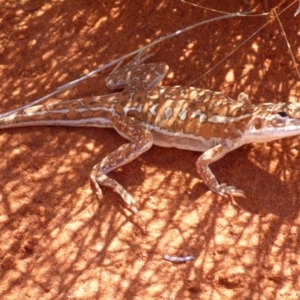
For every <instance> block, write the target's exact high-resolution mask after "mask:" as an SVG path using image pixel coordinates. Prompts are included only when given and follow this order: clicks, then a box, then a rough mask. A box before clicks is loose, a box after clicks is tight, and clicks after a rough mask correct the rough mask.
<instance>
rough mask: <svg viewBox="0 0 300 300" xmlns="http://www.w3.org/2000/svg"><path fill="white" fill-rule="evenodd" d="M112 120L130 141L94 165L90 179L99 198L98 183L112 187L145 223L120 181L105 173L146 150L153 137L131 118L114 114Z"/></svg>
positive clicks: (133, 200) (116, 127) (134, 202)
mask: <svg viewBox="0 0 300 300" xmlns="http://www.w3.org/2000/svg"><path fill="white" fill-rule="evenodd" d="M112 122H113V124H114V128H115V129H116V130H117V131H118V133H119V134H120V135H122V136H123V137H125V138H127V139H129V140H130V143H126V144H124V145H122V146H121V147H119V148H118V149H117V150H115V151H113V152H112V153H110V154H109V155H107V156H106V157H105V158H104V159H103V160H102V161H101V162H100V163H99V164H97V165H95V166H94V168H93V170H92V173H91V180H92V181H93V183H94V185H95V187H96V191H97V194H98V195H99V197H100V198H102V191H101V188H100V185H104V186H107V187H109V188H111V189H113V190H114V191H115V192H116V193H118V194H119V195H120V196H121V197H122V199H123V200H124V201H125V202H126V203H127V205H128V206H129V207H130V208H131V210H132V211H133V212H134V213H135V214H136V215H137V216H138V217H139V218H140V219H141V220H142V222H143V223H145V222H144V220H143V218H142V216H141V214H140V212H139V211H138V209H137V207H136V201H135V199H134V198H133V197H132V196H131V195H130V194H129V193H128V192H127V191H126V190H125V189H124V187H123V186H122V185H121V184H120V183H118V182H117V181H116V180H114V179H112V178H110V177H109V176H107V173H109V172H110V171H112V170H114V169H116V168H118V167H120V166H122V165H124V164H127V163H128V162H130V161H132V160H134V159H135V158H136V157H138V156H139V155H141V154H142V153H143V152H145V151H147V150H148V149H149V148H150V147H151V146H152V144H153V137H152V134H151V132H150V131H149V130H148V129H147V128H145V127H144V126H142V125H141V124H140V122H139V121H137V120H135V119H133V118H129V117H119V116H118V117H117V116H116V117H113V118H112Z"/></svg>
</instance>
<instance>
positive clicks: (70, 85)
mask: <svg viewBox="0 0 300 300" xmlns="http://www.w3.org/2000/svg"><path fill="white" fill-rule="evenodd" d="M250 13H251V12H236V13H232V14H227V15H224V16H219V17H215V18H211V19H209V20H205V21H201V22H198V23H196V24H193V25H190V26H188V27H185V28H184V29H181V30H178V31H176V32H174V33H171V34H169V35H166V36H163V37H160V38H158V39H156V40H155V41H154V42H152V43H150V44H149V45H147V46H145V47H142V48H141V49H137V50H135V51H133V52H130V53H129V54H126V55H124V56H122V57H120V58H118V59H116V60H114V61H112V62H110V63H108V64H105V65H104V66H102V67H100V68H98V69H96V70H94V71H91V72H89V73H88V74H86V75H84V76H82V77H80V78H78V79H75V80H73V81H70V82H68V83H66V84H64V85H62V86H59V87H58V88H56V89H55V91H53V92H52V93H50V94H48V95H46V96H44V97H42V98H39V99H37V100H35V101H33V102H30V103H28V104H26V105H24V106H22V107H19V108H17V109H14V110H11V111H9V112H6V113H3V114H0V118H3V117H5V116H7V115H9V114H12V113H15V112H18V111H20V110H23V109H25V108H28V107H31V106H33V105H37V104H39V103H41V102H44V101H45V100H47V99H49V98H51V97H53V96H55V95H57V94H59V93H61V92H64V91H66V90H69V89H71V88H73V87H75V86H76V85H77V84H79V83H80V82H82V81H84V80H86V79H88V78H89V77H91V76H93V75H95V74H97V73H99V72H101V71H103V70H105V69H107V68H109V67H110V66H112V65H114V64H117V63H118V62H120V61H123V60H125V59H127V58H129V57H131V56H133V55H135V54H137V53H139V52H141V51H145V50H147V49H149V48H150V47H153V46H154V45H156V44H158V43H161V42H163V41H165V40H167V39H170V38H173V37H175V36H177V35H179V34H181V33H184V32H186V31H188V30H191V29H194V28H196V27H198V26H201V25H204V24H208V23H211V22H214V21H217V20H223V19H228V18H234V17H245V16H247V15H248V14H250Z"/></svg>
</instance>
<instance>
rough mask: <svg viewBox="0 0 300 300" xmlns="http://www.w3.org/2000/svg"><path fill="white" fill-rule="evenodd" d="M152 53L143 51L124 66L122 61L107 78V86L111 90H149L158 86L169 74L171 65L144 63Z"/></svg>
mask: <svg viewBox="0 0 300 300" xmlns="http://www.w3.org/2000/svg"><path fill="white" fill-rule="evenodd" d="M152 55H153V54H147V55H146V54H145V51H141V52H139V54H138V55H137V56H135V57H134V58H133V59H132V60H131V61H130V62H129V63H128V64H126V65H124V66H123V67H121V64H122V61H121V62H120V63H119V64H118V65H117V67H116V68H115V69H114V70H113V71H112V72H111V73H110V74H109V76H108V77H107V78H106V79H105V83H106V86H107V87H108V88H109V89H111V90H117V89H129V90H137V89H143V90H148V89H151V88H153V87H156V86H158V85H159V83H160V82H161V81H162V80H163V78H164V77H165V75H166V74H167V72H168V70H169V66H168V65H167V64H165V63H148V64H144V63H143V62H144V60H146V59H147V58H149V57H150V56H152Z"/></svg>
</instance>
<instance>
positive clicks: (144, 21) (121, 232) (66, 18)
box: [0, 0, 300, 300]
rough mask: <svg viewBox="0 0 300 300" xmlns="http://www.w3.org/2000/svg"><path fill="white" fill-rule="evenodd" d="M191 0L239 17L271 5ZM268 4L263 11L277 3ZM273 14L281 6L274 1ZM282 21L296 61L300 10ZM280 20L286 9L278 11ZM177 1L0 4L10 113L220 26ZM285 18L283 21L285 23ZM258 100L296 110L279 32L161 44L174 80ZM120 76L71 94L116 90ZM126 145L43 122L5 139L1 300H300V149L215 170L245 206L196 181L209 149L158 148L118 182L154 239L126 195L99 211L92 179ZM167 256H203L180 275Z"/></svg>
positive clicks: (280, 147)
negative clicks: (117, 63) (242, 195)
mask: <svg viewBox="0 0 300 300" xmlns="http://www.w3.org/2000/svg"><path fill="white" fill-rule="evenodd" d="M246 2H247V1H242V0H240V1H238V0H237V1H230V0H226V1H218V0H215V1H212V0H210V1H208V0H207V1H204V0H203V1H194V3H197V4H200V5H202V6H206V7H210V8H214V9H217V10H223V11H228V12H234V11H241V10H249V9H250V8H252V9H254V10H255V11H256V12H257V13H262V12H263V4H262V3H263V1H258V0H257V1H250V5H249V4H247V3H246ZM265 2H267V1H265ZM268 2H269V6H270V8H272V7H274V6H275V5H276V4H278V3H279V2H280V1H275V0H274V1H271V0H269V1H268ZM283 2H285V3H284V4H283V5H282V6H281V8H280V10H282V9H283V8H284V7H286V6H287V5H288V4H290V3H293V2H294V4H293V5H292V6H291V7H290V8H289V9H287V10H286V11H285V12H284V13H283V14H281V15H280V20H281V22H282V25H283V27H284V29H285V32H286V34H287V38H288V39H289V42H290V45H291V49H292V51H293V54H294V56H295V58H296V60H297V61H299V59H300V52H299V49H300V39H299V35H300V29H299V28H300V26H299V24H300V16H298V17H296V18H294V16H293V15H294V13H295V11H296V9H297V7H298V2H297V1H283ZM280 10H278V12H279V11H280ZM217 15H218V13H215V12H212V11H209V10H207V9H203V8H201V7H199V6H192V5H191V4H188V3H184V2H181V1H179V0H177V1H175V0H173V1H161V0H160V1H153V0H152V1H148V0H145V1H130V0H119V1H111V0H98V1H97V0H94V1H92V0H89V1H87V0H76V1H71V0H69V1H67V0H49V1H46V0H45V1H42V0H35V1H13V0H9V1H7V0H0V82H1V84H0V107H1V108H0V109H1V112H6V111H8V110H10V109H13V108H16V107H19V106H21V105H23V104H25V103H29V102H31V101H33V100H35V99H38V98H39V97H42V96H44V95H46V94H47V93H49V92H52V91H53V90H54V89H55V88H56V87H58V86H60V85H62V84H64V83H67V82H69V81H71V80H73V79H76V78H78V77H80V76H81V75H83V74H86V73H87V72H89V71H91V70H93V69H96V68H97V67H99V66H101V65H103V64H105V63H108V62H110V61H112V60H113V59H115V58H118V57H120V56H122V55H124V54H127V53H129V52H131V51H133V50H135V49H137V48H139V47H142V46H144V45H146V44H148V43H149V42H151V41H153V40H155V39H157V38H158V37H160V36H164V35H166V34H169V33H172V32H174V31H176V30H178V29H181V28H184V27H185V26H188V25H191V24H193V23H196V22H199V21H201V20H206V19H208V18H211V17H214V16H217ZM273 16H274V15H273ZM267 21H269V22H270V23H269V24H268V25H267V26H265V27H264V28H263V29H261V30H260V31H259V32H258V33H257V34H256V35H254V36H253V37H251V38H250V39H249V41H248V42H246V43H245V44H243V45H242V46H241V47H240V48H239V49H238V50H237V51H236V52H234V54H232V55H231V56H230V57H228V58H227V59H226V60H225V61H224V62H223V63H222V64H220V65H218V66H217V67H216V68H215V69H214V70H213V71H211V72H210V73H209V74H207V75H206V76H204V77H203V78H201V79H200V80H198V81H196V82H195V83H193V85H194V86H197V87H204V88H209V89H212V90H220V91H222V92H225V93H227V94H229V95H230V96H231V97H234V98H236V97H237V95H238V94H239V93H240V92H242V91H243V92H246V93H248V94H249V96H250V99H251V100H252V101H253V102H255V103H261V102H270V101H273V102H279V101H298V98H299V94H300V92H299V87H300V85H299V78H298V76H297V72H296V70H295V68H294V64H293V62H292V59H291V56H290V54H289V52H288V48H287V45H286V42H285V39H284V37H283V35H282V33H281V29H280V26H279V23H278V21H277V20H276V19H275V18H274V17H272V16H270V15H269V16H260V17H247V18H236V19H231V20H223V21H217V22H215V23H211V24H208V25H206V26H202V27H198V28H196V29H194V30H192V31H189V32H186V33H184V34H182V35H180V36H178V37H176V38H173V39H170V40H168V41H166V42H163V43H161V44H160V45H159V46H158V47H156V48H155V50H156V53H155V55H154V56H153V57H151V58H150V59H149V61H152V62H160V61H164V62H167V63H168V64H169V66H170V72H169V74H168V76H167V78H166V80H165V81H164V83H165V84H168V85H188V84H190V83H191V82H192V81H194V80H196V79H197V78H199V77H201V76H202V75H203V74H204V73H205V72H207V71H208V70H209V69H210V68H211V67H213V66H215V65H216V63H217V62H218V61H219V60H221V59H223V58H224V57H225V56H226V55H228V54H229V53H230V52H231V51H232V50H234V49H236V48H237V46H238V45H240V44H241V43H242V42H243V41H245V39H247V38H248V37H250V36H251V34H252V33H253V32H255V31H256V30H258V29H259V28H261V26H263V24H265V23H266V22H267ZM108 73H109V70H107V71H105V72H103V73H101V74H99V75H97V76H94V77H93V78H91V79H89V80H87V81H85V82H84V83H82V84H80V85H79V86H78V87H76V88H74V89H73V90H71V91H68V92H66V93H64V94H62V95H59V97H58V98H59V99H61V100H66V99H73V98H77V97H84V96H92V95H101V94H105V93H108V92H109V91H108V89H107V88H106V87H105V85H104V78H105V76H106V75H107V74H108ZM122 143H124V140H123V139H122V138H121V137H120V136H119V135H118V134H117V133H116V132H115V131H114V130H110V129H107V130H106V129H97V128H81V129H80V128H79V129H78V128H77V129H76V128H66V127H35V128H34V127H32V128H16V129H11V130H3V131H1V133H0V149H1V159H0V174H1V180H0V191H1V195H0V231H1V235H0V298H1V299H161V300H162V299H165V300H166V299H169V300H170V299H205V300H207V299H213V300H216V299H236V300H240V299H299V298H300V279H299V275H300V267H299V263H300V257H299V253H300V238H299V225H300V215H299V196H298V195H299V184H298V181H299V177H300V174H299V164H300V161H299V160H300V158H299V140H298V138H297V137H295V138H289V139H284V140H281V141H276V142H274V143H267V144H253V145H252V144H250V145H247V146H244V147H242V148H240V149H238V150H236V151H234V152H232V153H230V154H228V155H227V156H226V157H224V158H223V159H221V160H220V161H218V162H217V163H215V164H214V165H213V166H212V169H213V171H214V173H215V174H216V176H217V178H218V179H219V181H220V182H227V183H229V184H232V185H235V186H238V187H239V188H241V189H243V190H244V191H245V192H246V194H247V199H231V200H226V199H224V198H221V197H219V196H217V195H215V194H213V193H212V192H210V191H209V190H208V189H207V188H206V186H205V185H204V184H203V182H202V180H201V179H200V178H199V177H198V176H197V173H196V169H195V161H196V159H197V157H198V156H199V154H198V153H195V152H189V151H181V150H177V149H164V148H159V147H153V148H152V149H151V150H150V151H148V152H147V153H145V154H143V155H142V156H141V157H139V158H138V159H136V160H134V161H133V162H132V163H130V164H128V165H125V166H124V167H122V168H119V169H118V170H116V171H115V172H112V174H111V176H112V177H113V178H115V179H117V180H118V181H119V182H121V183H122V184H123V185H124V186H125V187H126V189H127V190H128V191H129V192H130V193H132V195H133V196H134V197H135V198H136V199H137V201H138V206H139V209H140V211H141V213H142V215H143V216H144V218H145V219H146V220H147V224H148V232H147V233H146V234H144V233H143V232H142V230H141V224H140V221H139V220H138V218H137V217H136V216H134V215H133V214H132V212H131V211H130V210H129V209H128V208H127V207H126V206H125V205H124V203H123V201H122V200H121V199H120V197H119V196H118V195H116V194H115V193H113V192H112V191H111V190H109V189H107V188H104V189H103V190H104V199H103V200H102V201H99V200H98V199H97V197H96V195H95V193H94V189H93V187H92V185H91V182H90V179H89V174H90V171H91V169H92V167H93V165H95V164H96V163H98V162H99V161H100V160H101V159H102V158H103V157H104V156H105V155H106V154H107V153H110V152H111V151H113V150H114V149H116V148H117V147H118V146H120V145H121V144H122ZM163 254H169V255H190V254H193V255H194V256H195V260H194V261H192V262H188V263H185V264H172V263H169V262H166V261H164V260H163V259H162V256H163Z"/></svg>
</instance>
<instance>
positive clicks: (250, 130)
mask: <svg viewBox="0 0 300 300" xmlns="http://www.w3.org/2000/svg"><path fill="white" fill-rule="evenodd" d="M298 134H300V103H292V102H287V103H278V104H274V103H265V104H261V105H258V106H256V107H255V109H254V110H253V115H252V118H251V120H250V121H249V123H248V126H247V129H246V131H245V140H246V141H245V143H248V142H249V143H251V142H269V141H273V140H277V139H281V138H285V137H289V136H294V135H298Z"/></svg>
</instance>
